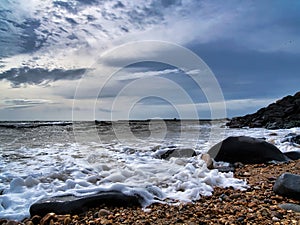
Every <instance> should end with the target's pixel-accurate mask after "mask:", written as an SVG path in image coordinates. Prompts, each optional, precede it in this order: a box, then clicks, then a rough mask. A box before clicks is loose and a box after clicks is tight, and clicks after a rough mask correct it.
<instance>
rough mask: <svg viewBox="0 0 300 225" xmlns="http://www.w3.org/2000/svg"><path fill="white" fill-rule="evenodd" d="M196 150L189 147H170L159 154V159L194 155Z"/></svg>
mask: <svg viewBox="0 0 300 225" xmlns="http://www.w3.org/2000/svg"><path fill="white" fill-rule="evenodd" d="M196 155H197V154H196V152H195V151H194V150H193V149H191V148H178V149H170V150H167V151H166V152H165V153H163V154H161V155H160V156H159V158H160V159H170V158H172V157H174V158H188V157H193V156H196Z"/></svg>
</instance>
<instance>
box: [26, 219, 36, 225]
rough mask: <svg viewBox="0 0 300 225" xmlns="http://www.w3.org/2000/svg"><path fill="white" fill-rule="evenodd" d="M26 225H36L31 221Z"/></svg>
mask: <svg viewBox="0 0 300 225" xmlns="http://www.w3.org/2000/svg"><path fill="white" fill-rule="evenodd" d="M26 225H34V223H33V222H32V221H31V220H29V221H27V222H26Z"/></svg>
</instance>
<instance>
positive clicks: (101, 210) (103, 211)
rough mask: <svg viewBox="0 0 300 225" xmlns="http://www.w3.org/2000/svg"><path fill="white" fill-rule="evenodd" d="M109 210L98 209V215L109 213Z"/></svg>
mask: <svg viewBox="0 0 300 225" xmlns="http://www.w3.org/2000/svg"><path fill="white" fill-rule="evenodd" d="M110 214H111V212H110V211H108V210H106V209H100V210H99V212H98V217H101V216H107V215H110Z"/></svg>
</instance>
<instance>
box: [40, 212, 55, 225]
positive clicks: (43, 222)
mask: <svg viewBox="0 0 300 225" xmlns="http://www.w3.org/2000/svg"><path fill="white" fill-rule="evenodd" d="M54 217H55V213H48V214H47V215H46V216H44V217H43V218H42V219H41V225H46V224H48V223H47V222H48V221H49V224H50V223H51V220H52V223H53V218H54Z"/></svg>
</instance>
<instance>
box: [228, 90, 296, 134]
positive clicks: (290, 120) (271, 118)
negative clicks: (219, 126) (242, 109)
mask: <svg viewBox="0 0 300 225" xmlns="http://www.w3.org/2000/svg"><path fill="white" fill-rule="evenodd" d="M226 125H227V126H229V127H230V128H241V127H264V128H267V129H281V128H282V129H288V128H292V127H298V126H300V92H298V93H296V94H295V95H294V96H290V95H289V96H286V97H284V98H282V99H280V100H278V101H277V102H275V103H272V104H270V105H269V106H267V107H265V108H261V109H260V110H258V111H257V112H256V113H253V114H248V115H246V116H242V117H234V118H232V119H231V120H230V121H229V122H228V123H227V124H226Z"/></svg>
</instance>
